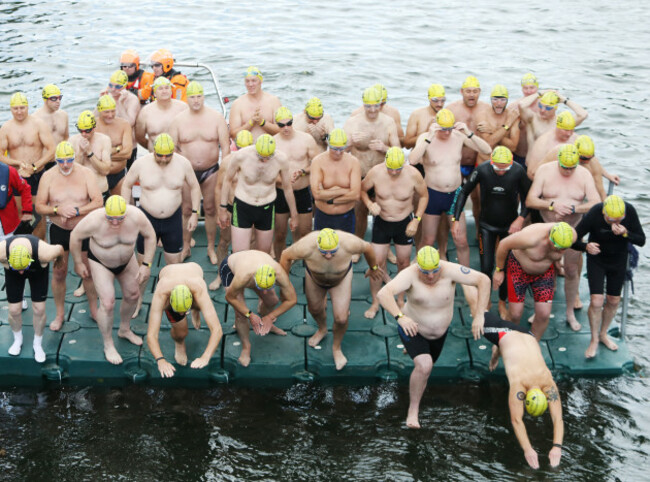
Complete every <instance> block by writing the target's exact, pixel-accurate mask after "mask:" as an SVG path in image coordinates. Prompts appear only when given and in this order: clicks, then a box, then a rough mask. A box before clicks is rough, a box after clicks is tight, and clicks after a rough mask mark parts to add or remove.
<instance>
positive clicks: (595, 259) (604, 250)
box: [573, 195, 645, 358]
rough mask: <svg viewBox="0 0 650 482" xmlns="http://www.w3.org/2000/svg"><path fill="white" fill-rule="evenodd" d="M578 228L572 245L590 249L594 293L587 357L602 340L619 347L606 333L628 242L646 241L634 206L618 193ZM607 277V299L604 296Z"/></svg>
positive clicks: (589, 268)
mask: <svg viewBox="0 0 650 482" xmlns="http://www.w3.org/2000/svg"><path fill="white" fill-rule="evenodd" d="M576 232H577V233H578V241H577V242H576V243H575V244H574V245H573V248H575V249H578V250H580V251H587V279H588V280H589V293H590V295H591V301H590V303H589V310H588V311H587V314H588V315H589V325H590V326H591V342H590V343H589V347H588V348H587V351H586V352H585V357H586V358H594V357H595V356H596V353H597V352H598V344H599V343H602V344H603V345H605V347H606V348H608V349H609V350H614V351H615V350H618V345H617V344H616V343H614V342H613V341H612V340H611V339H610V338H609V337H608V336H607V330H608V328H609V326H610V324H611V323H612V320H613V319H614V316H615V315H616V310H617V309H618V305H619V303H620V301H621V290H622V288H623V283H624V282H625V275H626V271H627V257H628V243H632V244H635V245H637V246H643V245H645V233H644V232H643V228H642V227H641V223H640V222H639V216H638V215H637V213H636V209H634V206H632V205H631V204H630V203H628V202H625V201H623V199H622V198H621V197H619V196H616V195H612V196H608V197H607V198H606V199H605V201H604V202H601V203H598V204H595V205H594V206H592V208H591V209H590V210H589V211H588V212H587V214H585V215H584V216H583V218H582V219H581V220H580V222H579V223H578V225H577V226H576ZM585 234H588V235H589V240H588V242H587V243H585V242H583V241H582V238H583V237H584V236H585ZM605 279H607V303H605V296H604V292H605ZM603 306H604V307H603Z"/></svg>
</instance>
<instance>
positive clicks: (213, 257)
mask: <svg viewBox="0 0 650 482" xmlns="http://www.w3.org/2000/svg"><path fill="white" fill-rule="evenodd" d="M208 258H210V263H212V264H217V253H215V252H214V250H210V249H208Z"/></svg>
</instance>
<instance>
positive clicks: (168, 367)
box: [147, 292, 176, 378]
mask: <svg viewBox="0 0 650 482" xmlns="http://www.w3.org/2000/svg"><path fill="white" fill-rule="evenodd" d="M164 305H165V296H163V295H162V294H161V293H160V292H157V293H154V295H153V299H152V300H151V308H150V309H149V321H148V323H147V326H148V327H147V346H148V347H149V351H150V352H151V356H153V358H154V360H155V362H156V365H157V366H158V371H160V376H161V377H162V378H171V377H173V376H174V372H175V371H176V368H174V366H173V365H172V364H171V363H169V362H168V361H167V360H165V357H164V356H163V353H162V350H161V349H160V342H159V341H158V336H159V335H160V323H161V320H162V316H163V307H164Z"/></svg>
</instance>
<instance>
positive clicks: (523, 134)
mask: <svg viewBox="0 0 650 482" xmlns="http://www.w3.org/2000/svg"><path fill="white" fill-rule="evenodd" d="M538 90H539V81H538V80H537V77H535V74H533V73H532V72H528V73H526V74H524V76H523V77H522V78H521V93H522V94H523V97H520V98H519V99H517V100H515V101H513V102H512V103H510V105H508V109H512V110H516V111H517V112H519V104H520V103H521V102H522V101H523V100H524V99H525V98H526V97H528V96H530V95H532V94H537V91H538ZM527 109H528V110H529V111H530V112H531V113H532V114H533V115H535V114H539V107H538V103H537V102H533V103H532V104H530V105H529V106H528V107H527ZM517 124H518V126H519V142H517V147H516V148H515V149H513V150H512V154H513V156H514V160H515V162H516V163H517V164H520V165H521V166H522V167H524V168H525V167H526V154H528V129H527V127H526V125H527V124H526V122H524V120H523V119H522V118H521V114H520V115H519V119H518V121H517Z"/></svg>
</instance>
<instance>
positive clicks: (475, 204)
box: [470, 184, 481, 238]
mask: <svg viewBox="0 0 650 482" xmlns="http://www.w3.org/2000/svg"><path fill="white" fill-rule="evenodd" d="M470 198H471V199H472V214H473V215H474V220H475V221H476V237H477V238H478V229H479V228H478V219H479V216H480V215H481V186H480V184H477V185H476V187H475V188H474V190H473V191H472V193H471V194H470Z"/></svg>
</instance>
